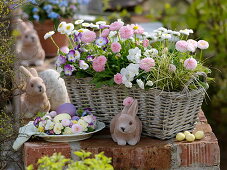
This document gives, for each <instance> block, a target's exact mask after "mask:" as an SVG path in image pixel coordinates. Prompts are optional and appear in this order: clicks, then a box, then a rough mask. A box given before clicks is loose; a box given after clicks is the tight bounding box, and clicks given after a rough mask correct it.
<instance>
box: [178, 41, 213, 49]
mask: <svg viewBox="0 0 227 170" xmlns="http://www.w3.org/2000/svg"><path fill="white" fill-rule="evenodd" d="M175 47H176V50H177V51H180V52H187V51H190V52H195V50H196V48H197V47H198V48H200V49H201V50H204V49H207V48H208V47H209V43H208V42H207V41H205V40H199V41H198V42H197V41H195V40H192V39H189V40H187V41H185V40H180V41H177V43H176V45H175Z"/></svg>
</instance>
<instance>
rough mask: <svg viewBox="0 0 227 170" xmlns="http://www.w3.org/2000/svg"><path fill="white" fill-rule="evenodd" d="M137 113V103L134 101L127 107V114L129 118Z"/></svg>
mask: <svg viewBox="0 0 227 170" xmlns="http://www.w3.org/2000/svg"><path fill="white" fill-rule="evenodd" d="M137 113H138V101H137V100H136V99H135V100H134V101H133V103H132V105H131V106H130V107H129V109H128V112H127V114H129V115H131V116H136V114H137Z"/></svg>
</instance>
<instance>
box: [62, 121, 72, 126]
mask: <svg viewBox="0 0 227 170" xmlns="http://www.w3.org/2000/svg"><path fill="white" fill-rule="evenodd" d="M70 123H71V121H70V120H69V119H63V120H62V121H61V124H62V125H63V126H69V125H70Z"/></svg>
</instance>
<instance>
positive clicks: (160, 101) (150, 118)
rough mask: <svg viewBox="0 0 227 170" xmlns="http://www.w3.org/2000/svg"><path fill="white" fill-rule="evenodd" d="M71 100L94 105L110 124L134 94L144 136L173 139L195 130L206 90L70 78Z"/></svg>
mask: <svg viewBox="0 0 227 170" xmlns="http://www.w3.org/2000/svg"><path fill="white" fill-rule="evenodd" d="M65 81H66V86H67V89H68V93H69V96H70V98H71V102H72V103H73V104H75V105H76V106H77V107H80V108H86V107H90V108H93V110H94V114H95V115H96V116H97V117H98V118H99V120H100V121H103V122H105V123H106V125H107V126H109V123H110V120H111V119H112V118H113V116H114V115H116V114H118V113H120V111H121V110H122V109H123V105H122V101H123V100H124V98H125V97H127V96H131V97H134V98H136V99H137V100H138V103H139V111H138V116H139V118H140V120H141V121H142V123H143V133H142V134H143V135H146V136H151V137H156V138H159V139H169V138H172V137H173V136H175V135H176V133H178V132H181V131H184V130H192V129H193V128H194V126H195V123H196V121H197V117H198V112H199V110H200V108H201V105H202V102H203V99H204V94H205V90H204V89H202V88H201V89H198V90H194V91H190V92H188V93H186V92H183V93H179V92H165V91H160V90H157V89H150V90H147V91H145V90H142V89H138V88H131V89H128V88H125V87H123V86H120V87H107V86H105V87H102V88H96V87H95V86H94V85H92V84H90V83H89V82H90V79H75V78H73V77H66V78H65Z"/></svg>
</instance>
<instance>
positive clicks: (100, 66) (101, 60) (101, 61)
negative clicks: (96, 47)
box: [92, 56, 107, 72]
mask: <svg viewBox="0 0 227 170" xmlns="http://www.w3.org/2000/svg"><path fill="white" fill-rule="evenodd" d="M106 62H107V59H106V57H105V56H99V57H96V58H94V60H93V62H92V67H93V69H94V70H95V71H96V72H102V71H104V70H105V65H106Z"/></svg>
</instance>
